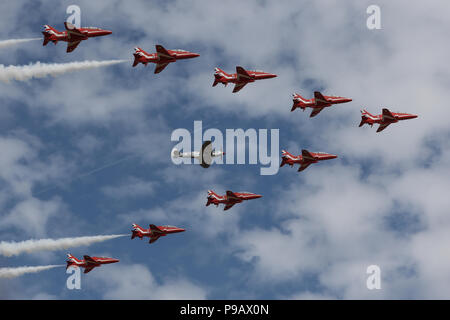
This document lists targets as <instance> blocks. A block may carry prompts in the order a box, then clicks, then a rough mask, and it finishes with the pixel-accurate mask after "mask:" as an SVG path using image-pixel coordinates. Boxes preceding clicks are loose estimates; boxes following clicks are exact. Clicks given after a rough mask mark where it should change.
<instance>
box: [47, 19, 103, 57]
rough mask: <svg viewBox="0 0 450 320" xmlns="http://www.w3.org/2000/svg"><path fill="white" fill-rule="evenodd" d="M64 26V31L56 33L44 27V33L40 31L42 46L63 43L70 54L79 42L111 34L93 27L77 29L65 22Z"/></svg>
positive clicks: (52, 29)
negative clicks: (66, 44)
mask: <svg viewBox="0 0 450 320" xmlns="http://www.w3.org/2000/svg"><path fill="white" fill-rule="evenodd" d="M64 25H65V27H66V31H58V30H56V29H55V28H53V27H51V26H49V25H45V26H44V31H42V34H43V35H44V43H43V45H44V46H45V45H47V43H48V42H50V41H51V42H53V43H54V44H57V43H58V41H64V42H68V47H67V52H71V51H73V50H75V48H76V47H77V46H78V44H79V43H80V41H83V40H87V39H89V38H92V37H101V36H106V35H109V34H111V33H112V31H109V30H104V29H100V28H94V27H89V28H79V29H77V28H75V27H74V26H73V25H71V24H69V23H67V22H66V23H65V24H64Z"/></svg>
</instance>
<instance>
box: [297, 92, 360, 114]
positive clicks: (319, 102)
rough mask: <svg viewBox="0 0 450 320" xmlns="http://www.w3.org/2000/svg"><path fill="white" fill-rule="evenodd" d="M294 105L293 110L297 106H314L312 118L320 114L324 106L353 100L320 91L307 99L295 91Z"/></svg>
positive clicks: (303, 107) (302, 107) (304, 107)
mask: <svg viewBox="0 0 450 320" xmlns="http://www.w3.org/2000/svg"><path fill="white" fill-rule="evenodd" d="M293 96H294V99H293V100H294V105H293V106H292V109H291V112H292V111H294V110H295V109H297V108H301V109H303V111H305V109H306V108H313V111H312V112H311V115H310V118H312V117H315V116H317V115H318V114H319V112H320V111H322V110H323V108H326V107H330V106H332V105H333V104H339V103H346V102H350V101H352V99H349V98H344V97H334V96H324V95H322V94H321V93H320V92H319V91H314V98H312V99H305V98H303V97H302V96H301V95H299V94H298V93H294V94H293Z"/></svg>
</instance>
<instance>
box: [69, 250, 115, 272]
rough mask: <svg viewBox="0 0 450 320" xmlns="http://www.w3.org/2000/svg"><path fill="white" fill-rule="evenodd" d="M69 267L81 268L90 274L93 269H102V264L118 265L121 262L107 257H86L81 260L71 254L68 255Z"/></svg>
mask: <svg viewBox="0 0 450 320" xmlns="http://www.w3.org/2000/svg"><path fill="white" fill-rule="evenodd" d="M66 262H67V267H66V269H67V268H68V267H70V266H77V267H81V268H85V271H84V273H88V272H89V271H91V270H92V269H93V268H96V267H100V266H101V265H102V264H110V263H116V262H119V260H118V259H113V258H106V257H90V256H86V255H85V256H84V259H82V260H79V259H77V258H75V257H74V256H72V255H71V254H68V255H67V261H66Z"/></svg>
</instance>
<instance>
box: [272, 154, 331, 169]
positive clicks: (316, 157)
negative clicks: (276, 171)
mask: <svg viewBox="0 0 450 320" xmlns="http://www.w3.org/2000/svg"><path fill="white" fill-rule="evenodd" d="M281 155H282V156H281V159H282V161H281V164H280V168H281V167H282V166H284V165H285V164H288V165H290V166H291V167H292V166H293V165H294V164H296V163H298V164H299V165H300V168H298V172H300V171H303V170H305V169H306V168H308V166H309V165H310V164H312V163H317V162H319V161H322V160H330V159H336V158H337V155H334V154H330V153H325V152H309V151H308V150H305V149H303V150H302V154H301V155H298V156H294V155H292V154H290V153H289V152H287V151H286V150H282V151H281Z"/></svg>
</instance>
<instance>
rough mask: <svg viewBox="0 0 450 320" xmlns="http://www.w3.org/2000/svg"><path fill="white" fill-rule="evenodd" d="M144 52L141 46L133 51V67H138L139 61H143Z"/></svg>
mask: <svg viewBox="0 0 450 320" xmlns="http://www.w3.org/2000/svg"><path fill="white" fill-rule="evenodd" d="M143 54H144V50H142V49H141V48H139V47H136V48H134V53H133V56H134V62H133V67H136V66H137V65H138V64H139V62H142V60H141V57H142V56H143Z"/></svg>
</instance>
